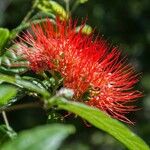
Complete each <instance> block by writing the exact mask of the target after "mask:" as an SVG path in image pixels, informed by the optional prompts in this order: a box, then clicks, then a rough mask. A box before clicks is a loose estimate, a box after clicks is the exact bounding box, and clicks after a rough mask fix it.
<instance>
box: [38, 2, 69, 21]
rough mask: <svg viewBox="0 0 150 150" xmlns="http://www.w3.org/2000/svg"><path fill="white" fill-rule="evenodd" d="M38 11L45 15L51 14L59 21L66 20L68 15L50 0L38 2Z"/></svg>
mask: <svg viewBox="0 0 150 150" xmlns="http://www.w3.org/2000/svg"><path fill="white" fill-rule="evenodd" d="M37 7H38V9H40V10H41V11H43V12H45V13H49V12H52V13H54V14H55V15H57V16H60V17H61V19H65V20H66V19H67V18H68V14H67V12H66V11H65V9H64V8H63V7H62V6H61V5H60V4H59V3H57V2H55V1H52V0H40V1H39V4H38V6H37Z"/></svg>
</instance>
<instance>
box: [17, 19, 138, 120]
mask: <svg viewBox="0 0 150 150" xmlns="http://www.w3.org/2000/svg"><path fill="white" fill-rule="evenodd" d="M83 26H84V25H83ZM75 27H76V23H72V21H69V23H67V22H61V21H60V20H59V19H57V21H56V25H53V24H52V23H51V22H50V21H49V20H47V21H46V22H45V23H43V25H42V26H40V25H34V26H33V27H32V32H33V34H31V33H29V32H28V33H27V34H26V35H25V36H24V38H23V42H20V43H18V44H19V45H20V52H21V54H24V56H25V57H26V59H27V60H28V61H29V62H30V67H31V69H32V70H34V71H36V72H40V71H45V70H50V71H51V72H52V71H53V72H55V71H56V72H59V73H60V75H61V77H62V78H63V83H64V85H63V86H64V87H67V88H71V89H73V90H74V93H75V95H74V98H73V100H75V101H82V102H84V103H86V104H88V105H90V106H93V107H97V108H99V109H101V110H103V111H105V112H107V113H108V114H109V115H111V116H113V117H114V118H117V119H119V120H121V121H124V122H128V123H132V122H131V121H130V120H129V119H127V118H126V117H125V114H127V113H129V112H130V111H134V110H135V106H132V105H129V102H133V101H134V100H135V99H137V98H138V97H140V96H141V93H140V92H139V91H136V90H134V89H133V86H134V84H135V83H136V82H137V81H138V79H137V75H136V74H135V71H134V69H133V68H132V66H131V65H129V64H127V62H126V58H122V57H121V53H120V51H119V50H118V49H117V48H116V47H111V46H110V45H109V44H108V43H107V42H106V41H104V40H102V39H95V40H93V37H92V35H90V36H85V35H83V34H82V33H81V31H79V32H78V33H76V32H75Z"/></svg>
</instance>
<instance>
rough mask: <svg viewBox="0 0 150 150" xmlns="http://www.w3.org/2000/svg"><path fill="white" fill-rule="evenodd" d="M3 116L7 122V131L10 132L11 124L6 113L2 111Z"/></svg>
mask: <svg viewBox="0 0 150 150" xmlns="http://www.w3.org/2000/svg"><path fill="white" fill-rule="evenodd" d="M2 116H3V119H4V122H5V124H6V127H7V129H8V130H10V129H11V127H10V125H9V122H8V119H7V116H6V113H5V111H2Z"/></svg>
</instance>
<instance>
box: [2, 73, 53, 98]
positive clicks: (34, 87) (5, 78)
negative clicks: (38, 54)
mask: <svg viewBox="0 0 150 150" xmlns="http://www.w3.org/2000/svg"><path fill="white" fill-rule="evenodd" d="M3 82H6V83H11V84H14V85H16V86H18V87H20V88H25V89H27V90H28V91H31V92H36V93H37V94H40V95H42V96H43V97H44V98H47V97H50V93H49V92H48V91H47V90H46V89H45V88H44V87H41V86H38V84H37V83H36V84H34V83H32V82H31V81H28V80H24V79H22V78H21V77H19V76H9V75H5V74H2V73H0V83H3Z"/></svg>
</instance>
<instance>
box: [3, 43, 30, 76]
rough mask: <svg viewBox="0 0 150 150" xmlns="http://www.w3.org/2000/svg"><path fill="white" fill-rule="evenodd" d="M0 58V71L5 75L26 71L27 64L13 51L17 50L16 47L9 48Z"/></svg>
mask: <svg viewBox="0 0 150 150" xmlns="http://www.w3.org/2000/svg"><path fill="white" fill-rule="evenodd" d="M10 49H11V50H6V51H5V53H4V54H3V55H2V56H0V71H1V72H3V73H7V74H22V73H25V72H26V71H27V70H28V62H27V61H26V60H24V59H23V58H21V57H20V56H17V54H16V52H15V51H14V49H15V50H17V49H18V47H17V45H13V46H12V47H10Z"/></svg>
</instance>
